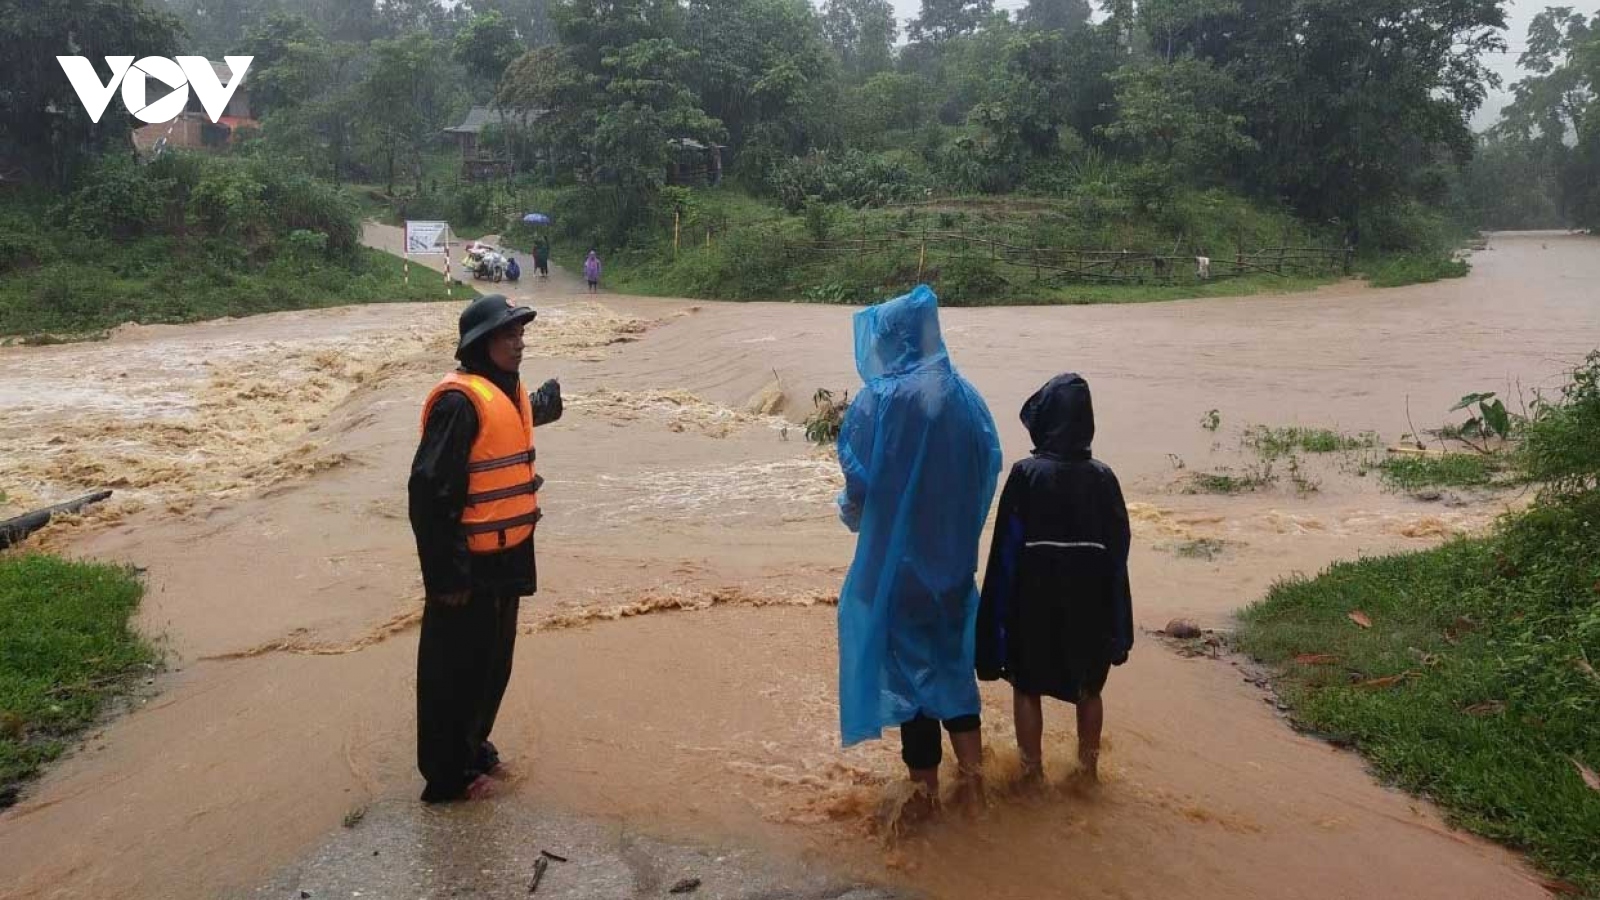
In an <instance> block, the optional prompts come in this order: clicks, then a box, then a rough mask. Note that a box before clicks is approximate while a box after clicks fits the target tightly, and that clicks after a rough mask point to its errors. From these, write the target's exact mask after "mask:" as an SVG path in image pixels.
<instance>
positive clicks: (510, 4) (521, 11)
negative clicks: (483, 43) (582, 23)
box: [465, 0, 557, 47]
mask: <svg viewBox="0 0 1600 900" xmlns="http://www.w3.org/2000/svg"><path fill="white" fill-rule="evenodd" d="M465 5H466V8H467V9H468V10H469V11H470V12H471V13H472V14H473V15H475V16H482V15H486V14H488V13H499V14H500V15H502V16H504V17H505V20H506V21H507V22H510V23H511V27H512V29H514V30H515V33H516V38H517V40H519V41H521V42H522V43H524V44H526V45H528V46H529V47H544V46H547V45H549V44H554V43H555V42H556V40H557V37H556V23H555V16H554V8H555V5H556V4H555V2H554V0H467V2H466V4H465Z"/></svg>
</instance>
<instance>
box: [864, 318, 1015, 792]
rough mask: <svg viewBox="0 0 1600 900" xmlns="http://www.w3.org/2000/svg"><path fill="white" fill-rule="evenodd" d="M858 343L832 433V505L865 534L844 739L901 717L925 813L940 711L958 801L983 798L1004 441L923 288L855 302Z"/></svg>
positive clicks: (904, 751)
mask: <svg viewBox="0 0 1600 900" xmlns="http://www.w3.org/2000/svg"><path fill="white" fill-rule="evenodd" d="M855 348H856V350H855V355H856V368H857V370H858V371H859V372H860V374H861V379H862V381H864V382H866V384H865V386H864V387H863V388H862V390H861V393H860V395H859V396H858V397H857V398H856V399H855V402H854V403H852V404H851V405H850V409H849V412H848V413H846V415H845V419H844V423H843V425H842V427H841V429H840V433H839V464H840V466H841V468H843V470H844V476H845V489H844V492H843V493H842V494H840V496H839V516H840V519H841V520H843V522H844V524H845V525H846V526H847V527H848V528H849V529H850V530H851V531H853V532H856V533H857V534H858V535H859V537H858V538H857V541H856V551H855V559H854V561H853V562H852V563H851V565H850V574H849V576H848V577H847V578H846V579H845V583H844V589H843V591H842V593H841V595H840V598H839V716H840V727H841V730H842V732H843V738H844V744H845V746H849V745H851V744H855V743H858V742H860V741H864V740H869V739H873V738H877V737H878V736H879V735H880V733H881V731H882V729H883V728H885V727H894V726H899V728H900V745H901V759H902V760H903V761H904V762H905V764H906V768H907V769H908V770H909V771H910V775H911V779H912V780H913V781H914V782H915V783H916V784H917V786H918V788H919V790H918V799H917V803H918V808H917V809H918V811H931V810H932V809H934V808H936V807H937V805H938V803H939V764H940V762H941V761H942V759H943V755H944V754H943V741H942V739H941V736H940V734H939V728H940V725H941V723H942V724H943V726H944V729H945V730H946V731H948V732H949V733H950V742H951V744H953V745H954V747H955V751H956V760H957V763H958V770H959V784H960V790H959V795H958V800H960V801H962V802H964V803H966V804H969V805H970V804H977V803H981V802H982V797H983V782H982V769H981V766H982V757H983V739H982V737H981V735H980V734H979V726H980V724H981V721H980V719H979V710H980V705H979V701H978V682H977V679H976V678H975V677H974V675H973V672H974V669H973V657H972V651H973V646H972V629H973V621H974V617H975V616H976V615H977V612H978V591H977V585H976V583H975V581H974V576H975V575H976V572H977V568H978V541H979V537H980V535H981V533H982V531H983V523H984V520H985V519H986V518H987V517H988V513H989V503H990V501H991V500H993V499H994V490H995V484H996V482H997V481H998V480H999V477H1000V465H1001V462H1002V458H1001V454H1000V440H999V437H998V435H997V432H996V430H995V425H994V419H993V418H991V417H990V415H989V409H988V407H987V406H985V405H984V402H983V398H982V397H980V396H979V395H978V392H977V391H976V390H975V389H974V388H973V387H972V385H971V384H968V383H967V381H966V379H964V378H962V377H961V376H960V375H959V374H958V373H957V372H956V370H955V367H954V366H953V365H952V364H951V362H950V356H949V354H948V353H947V352H946V350H945V345H944V339H943V338H942V337H941V336H940V333H939V308H938V299H937V298H936V297H935V296H934V294H933V291H931V290H929V289H928V288H927V287H926V286H923V287H918V288H917V289H916V290H915V291H913V292H912V293H910V294H908V295H907V296H904V297H901V298H899V299H896V300H891V301H889V302H888V303H884V304H882V305H880V306H875V307H871V308H868V309H864V310H862V311H860V312H858V313H856V315H855Z"/></svg>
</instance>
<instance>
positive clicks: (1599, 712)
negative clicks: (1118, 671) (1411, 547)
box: [1238, 494, 1600, 896]
mask: <svg viewBox="0 0 1600 900" xmlns="http://www.w3.org/2000/svg"><path fill="white" fill-rule="evenodd" d="M1597 593H1600V495H1597V494H1590V495H1588V496H1586V497H1583V498H1580V499H1578V500H1574V501H1569V502H1565V503H1549V504H1545V505H1541V506H1536V507H1535V508H1534V509H1533V510H1532V511H1530V512H1529V513H1528V514H1526V515H1525V516H1523V517H1521V518H1520V519H1516V520H1513V521H1511V522H1508V523H1507V524H1506V525H1504V526H1503V527H1502V529H1501V530H1500V531H1499V532H1497V533H1496V534H1495V535H1494V536H1492V537H1489V538H1485V539H1476V540H1457V541H1455V542H1452V543H1450V544H1448V545H1446V546H1444V547H1441V548H1438V549H1436V550H1431V551H1427V552H1423V553H1415V554H1406V555H1400V556H1391V557H1384V558H1376V559H1366V560H1361V561H1359V562H1351V563H1341V564H1338V565H1335V566H1333V567H1331V568H1330V569H1328V570H1327V571H1326V572H1324V573H1323V574H1321V575H1320V576H1318V577H1316V578H1314V579H1301V580H1293V581H1289V582H1285V583H1281V584H1279V585H1277V586H1276V587H1274V588H1273V589H1272V590H1271V592H1270V593H1269V594H1268V596H1267V597H1266V598H1265V599H1264V600H1263V601H1261V602H1260V603H1257V604H1255V605H1254V606H1252V607H1250V608H1249V609H1247V610H1246V611H1245V612H1244V613H1243V615H1242V625H1241V630H1240V632H1239V635H1238V646H1239V647H1241V648H1242V649H1243V650H1244V651H1245V652H1247V653H1249V654H1250V655H1252V656H1254V657H1256V658H1257V659H1260V660H1262V661H1264V662H1266V663H1269V664H1271V665H1272V666H1273V667H1275V668H1276V669H1277V670H1278V671H1279V672H1280V675H1281V677H1280V678H1279V680H1278V689H1279V692H1280V693H1281V695H1282V696H1283V697H1284V698H1285V699H1286V701H1287V702H1288V703H1289V705H1290V707H1291V709H1292V712H1293V716H1294V718H1295V719H1296V720H1297V721H1298V722H1299V723H1300V724H1301V725H1302V726H1303V727H1305V728H1306V729H1309V730H1312V731H1314V732H1317V733H1321V734H1323V735H1325V736H1328V737H1331V738H1333V739H1335V740H1337V741H1339V742H1348V743H1350V744H1352V745H1354V746H1355V747H1357V748H1358V749H1359V750H1360V751H1361V752H1362V753H1363V754H1364V755H1366V756H1367V758H1368V759H1370V760H1371V762H1372V764H1373V766H1374V768H1375V769H1376V770H1377V771H1378V772H1379V773H1380V774H1381V775H1382V776H1384V777H1385V778H1387V779H1389V780H1392V781H1393V782H1395V783H1397V784H1399V785H1402V786H1404V787H1405V788H1407V789H1409V790H1412V791H1414V792H1417V793H1419V794H1422V795H1425V796H1427V797H1429V798H1431V799H1433V800H1434V801H1435V802H1437V803H1439V804H1440V805H1441V806H1442V807H1444V809H1445V810H1446V811H1447V812H1448V813H1449V814H1450V816H1451V817H1452V818H1453V819H1454V821H1455V822H1456V823H1457V824H1459V825H1461V826H1463V827H1465V828H1468V829H1470V830H1472V831H1475V832H1478V833H1479V834H1482V835H1485V836H1487V837H1490V838H1493V839H1496V840H1499V841H1502V842H1504V843H1506V844H1509V845H1511V846H1512V847H1515V848H1518V849H1521V850H1524V851H1526V852H1528V853H1529V854H1530V855H1531V856H1532V858H1533V859H1534V860H1535V861H1536V862H1537V863H1539V864H1540V865H1542V866H1544V867H1546V868H1547V869H1549V870H1550V871H1551V872H1552V873H1554V874H1555V875H1556V876H1558V877H1560V878H1563V879H1565V880H1567V881H1569V882H1571V883H1572V884H1574V885H1578V886H1579V887H1581V888H1582V889H1583V890H1586V891H1588V892H1589V893H1590V894H1592V895H1596V896H1600V841H1596V840H1595V836H1596V835H1600V791H1595V790H1592V789H1590V788H1588V787H1587V786H1586V785H1585V784H1584V781H1583V779H1582V777H1581V776H1580V774H1579V771H1578V769H1577V767H1576V766H1575V765H1574V761H1575V760H1576V761H1577V762H1580V763H1583V764H1584V765H1587V766H1589V767H1590V768H1593V769H1600V725H1597V724H1596V723H1597V722H1600V675H1596V674H1595V666H1596V665H1597V664H1600V598H1597ZM1354 612H1360V613H1363V614H1364V615H1365V616H1366V617H1367V618H1368V619H1369V620H1370V621H1371V623H1372V624H1371V627H1370V628H1362V627H1360V626H1359V625H1357V624H1356V623H1355V622H1353V621H1352V620H1351V618H1350V614H1351V613H1354ZM1297 657H1298V658H1299V661H1297Z"/></svg>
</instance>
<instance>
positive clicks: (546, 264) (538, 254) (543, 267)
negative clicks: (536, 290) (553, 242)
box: [533, 234, 550, 278]
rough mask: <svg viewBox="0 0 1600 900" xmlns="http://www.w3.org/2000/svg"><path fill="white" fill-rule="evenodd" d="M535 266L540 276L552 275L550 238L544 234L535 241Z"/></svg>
mask: <svg viewBox="0 0 1600 900" xmlns="http://www.w3.org/2000/svg"><path fill="white" fill-rule="evenodd" d="M533 267H534V269H536V270H538V272H539V277H540V278H549V277H550V240H549V239H548V238H546V237H545V236H544V235H542V234H541V235H539V239H538V240H536V241H534V242H533Z"/></svg>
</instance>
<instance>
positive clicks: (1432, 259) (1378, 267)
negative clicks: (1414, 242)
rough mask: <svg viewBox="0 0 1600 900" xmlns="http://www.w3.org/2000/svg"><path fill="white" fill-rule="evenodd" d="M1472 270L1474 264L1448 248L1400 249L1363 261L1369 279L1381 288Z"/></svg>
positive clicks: (1363, 272)
mask: <svg viewBox="0 0 1600 900" xmlns="http://www.w3.org/2000/svg"><path fill="white" fill-rule="evenodd" d="M1471 271H1472V266H1471V264H1469V263H1467V262H1466V261H1465V260H1461V259H1456V258H1455V257H1454V256H1453V255H1451V254H1449V253H1445V252H1439V253H1397V254H1392V255H1385V256H1381V257H1377V258H1375V259H1370V260H1365V261H1363V263H1362V265H1361V273H1362V274H1363V275H1365V276H1366V279H1367V281H1368V282H1369V283H1370V284H1371V285H1372V286H1373V287H1380V288H1390V287H1404V286H1406V285H1408V284H1428V283H1430V282H1434V281H1440V280H1442V279H1445V278H1463V277H1465V276H1466V275H1467V273H1468V272H1471Z"/></svg>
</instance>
